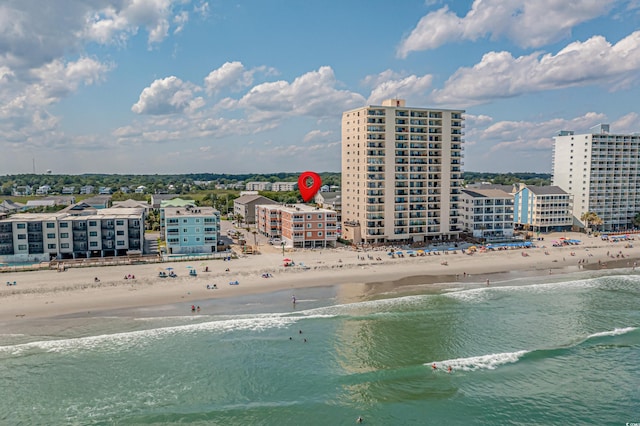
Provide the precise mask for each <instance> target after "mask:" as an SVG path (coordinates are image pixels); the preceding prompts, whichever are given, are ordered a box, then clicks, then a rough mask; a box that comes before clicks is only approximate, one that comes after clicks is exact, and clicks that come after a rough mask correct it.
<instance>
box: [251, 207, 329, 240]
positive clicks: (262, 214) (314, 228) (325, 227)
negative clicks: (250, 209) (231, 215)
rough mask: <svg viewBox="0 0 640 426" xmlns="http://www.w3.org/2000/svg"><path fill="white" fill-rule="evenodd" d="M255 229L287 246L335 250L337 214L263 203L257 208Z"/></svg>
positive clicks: (320, 209)
mask: <svg viewBox="0 0 640 426" xmlns="http://www.w3.org/2000/svg"><path fill="white" fill-rule="evenodd" d="M256 228H257V230H258V232H260V233H261V234H262V235H265V236H267V237H270V238H274V239H275V238H278V239H280V240H281V241H282V243H284V245H285V246H286V247H300V248H314V247H335V246H336V241H337V240H338V237H337V230H338V222H337V214H336V212H335V211H333V210H328V209H322V208H319V207H314V206H311V205H308V204H287V205H280V204H262V205H257V206H256Z"/></svg>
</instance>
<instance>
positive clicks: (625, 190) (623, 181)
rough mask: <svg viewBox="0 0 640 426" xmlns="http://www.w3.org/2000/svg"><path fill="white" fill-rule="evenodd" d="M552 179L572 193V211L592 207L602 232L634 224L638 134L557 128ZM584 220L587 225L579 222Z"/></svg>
mask: <svg viewBox="0 0 640 426" xmlns="http://www.w3.org/2000/svg"><path fill="white" fill-rule="evenodd" d="M554 139H555V144H554V153H553V184H554V185H557V186H559V187H561V188H562V189H564V190H565V191H567V192H568V193H570V194H572V195H573V215H574V216H575V218H576V219H577V220H581V217H582V215H583V214H584V213H587V212H594V213H596V214H597V215H598V216H599V217H600V219H602V221H603V224H602V226H601V227H602V229H603V230H605V231H620V230H625V229H631V228H634V227H635V226H634V224H633V219H634V217H635V215H636V214H637V213H638V212H640V135H639V134H611V133H609V125H607V124H601V125H598V126H596V127H594V128H592V129H591V133H587V134H580V135H576V134H574V132H573V131H561V132H560V133H559V134H558V136H556V137H555V138H554ZM583 225H585V224H583Z"/></svg>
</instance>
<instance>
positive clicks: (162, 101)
mask: <svg viewBox="0 0 640 426" xmlns="http://www.w3.org/2000/svg"><path fill="white" fill-rule="evenodd" d="M200 90H201V89H200V88H199V87H197V86H196V85H194V84H191V83H186V82H183V81H182V80H180V79H179V78H178V77H175V76H171V77H167V78H164V79H159V80H155V81H154V82H153V83H151V85H150V86H149V87H147V88H145V89H144V90H143V91H142V93H141V94H140V98H139V99H138V102H136V103H135V104H134V105H133V106H132V107H131V111H133V112H135V113H136V114H151V115H163V114H174V113H182V112H192V111H195V110H196V109H198V108H200V107H202V106H203V105H204V101H203V99H202V98H201V97H197V98H196V97H194V93H195V92H198V91H200Z"/></svg>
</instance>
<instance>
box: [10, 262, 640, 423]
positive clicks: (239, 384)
mask: <svg viewBox="0 0 640 426" xmlns="http://www.w3.org/2000/svg"><path fill="white" fill-rule="evenodd" d="M609 273H613V272H609ZM592 274H593V273H592ZM549 279H551V277H548V276H544V277H540V278H535V277H534V278H531V277H530V278H521V279H514V280H513V281H502V282H498V281H493V280H492V286H491V287H485V286H480V285H473V284H467V287H462V286H461V287H460V288H457V289H453V290H449V291H444V292H440V293H437V294H433V293H429V292H430V290H429V288H430V287H431V286H424V287H417V290H416V288H412V293H411V294H407V293H404V294H403V293H401V292H395V293H386V294H382V295H381V294H378V295H375V296H372V297H371V298H370V299H353V298H345V297H343V296H342V294H343V293H342V291H341V289H340V288H339V287H325V288H313V289H304V290H297V291H296V297H297V299H298V303H297V305H296V307H295V309H294V308H293V307H292V306H291V304H290V302H289V300H290V297H291V293H290V292H283V293H275V294H272V295H268V296H265V295H260V296H253V297H245V298H238V299H231V300H227V301H220V300H218V301H203V302H202V303H201V304H200V305H201V307H202V311H201V312H200V313H199V314H195V315H194V314H191V312H190V311H189V310H188V307H187V306H164V307H157V308H154V309H144V310H142V309H141V310H136V311H128V312H109V313H105V314H104V315H103V316H101V317H99V318H95V317H94V318H83V317H66V318H59V319H54V320H47V321H41V322H40V323H32V324H29V325H30V327H29V328H28V329H25V330H22V331H20V330H18V331H16V330H12V332H11V333H5V334H0V382H1V383H2V387H1V388H0V424H7V425H57V424H61V425H62V424H64V425H67V424H70V425H108V424H118V425H149V424H190V425H342V424H344V425H347V424H355V419H356V418H357V417H358V416H362V417H363V418H364V424H368V425H411V424H415V425H423V424H433V425H443V424H478V425H484V424H527V425H529V424H540V425H549V424H567V423H571V424H598V425H606V424H611V425H621V424H622V425H624V424H625V423H626V422H639V421H640V362H639V361H638V360H640V329H639V328H638V327H639V325H640V314H639V311H638V307H639V306H640V276H637V275H624V274H622V273H620V274H619V275H608V276H599V277H598V276H594V275H589V273H585V272H582V273H581V274H580V275H567V276H563V277H558V276H554V277H553V279H554V281H553V282H543V280H549ZM27 330H31V331H27ZM33 330H36V331H37V333H34V331H33ZM300 331H302V334H301V333H300ZM304 339H307V341H306V342H305V341H304ZM434 362H435V363H436V366H437V369H436V370H432V368H431V365H432V363H434ZM448 366H451V367H452V372H451V373H448V372H447V371H446V368H447V367H448Z"/></svg>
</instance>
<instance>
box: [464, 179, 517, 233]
mask: <svg viewBox="0 0 640 426" xmlns="http://www.w3.org/2000/svg"><path fill="white" fill-rule="evenodd" d="M461 197H462V204H463V206H464V216H463V223H464V229H465V231H466V232H470V233H472V234H473V236H474V237H476V238H482V239H486V240H488V241H496V240H503V239H511V238H513V195H511V194H509V193H507V192H505V191H501V190H499V189H468V188H465V189H463V190H462V195H461Z"/></svg>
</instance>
